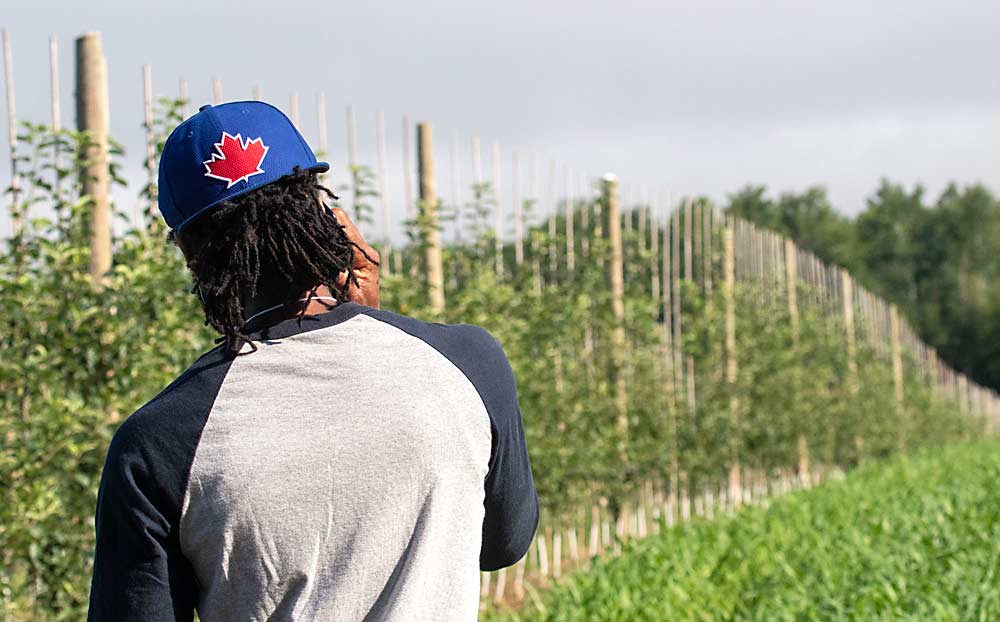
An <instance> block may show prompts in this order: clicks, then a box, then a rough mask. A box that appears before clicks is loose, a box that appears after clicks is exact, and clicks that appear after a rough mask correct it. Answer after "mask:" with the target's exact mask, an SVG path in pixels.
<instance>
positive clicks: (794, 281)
mask: <svg viewBox="0 0 1000 622" xmlns="http://www.w3.org/2000/svg"><path fill="white" fill-rule="evenodd" d="M798 253H799V251H798V249H796V248H795V242H793V241H792V240H790V239H786V240H785V291H786V292H787V298H788V320H789V324H790V325H791V331H792V351H793V352H794V353H795V354H796V355H797V354H798V351H799V296H798V282H799V275H798ZM797 371H798V369H797V368H796V369H795V372H796V376H795V378H794V380H793V383H792V394H793V401H794V402H795V403H798V392H799V382H798V375H797ZM798 443H799V478H800V479H801V480H802V482H803V483H804V484H805V485H807V486H808V485H809V483H810V482H809V480H810V473H809V441H808V439H806V435H805V434H800V435H799V440H798Z"/></svg>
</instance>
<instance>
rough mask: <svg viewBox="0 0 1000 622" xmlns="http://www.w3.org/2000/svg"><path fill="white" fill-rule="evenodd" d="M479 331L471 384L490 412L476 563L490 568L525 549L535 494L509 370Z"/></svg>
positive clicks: (513, 559)
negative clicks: (478, 364)
mask: <svg viewBox="0 0 1000 622" xmlns="http://www.w3.org/2000/svg"><path fill="white" fill-rule="evenodd" d="M480 330H482V329H480ZM482 332H483V333H484V334H485V336H484V337H483V338H481V343H482V345H481V347H482V355H483V368H482V372H483V374H484V375H483V377H482V379H481V380H480V382H479V385H477V388H478V389H479V394H480V395H481V396H482V398H483V401H484V402H485V403H486V409H487V411H488V412H489V414H490V424H491V426H492V432H493V446H492V451H491V461H490V470H489V473H488V474H487V476H486V501H485V503H486V517H485V518H484V519H483V546H482V549H481V550H480V552H479V567H480V569H482V570H496V569H498V568H503V567H504V566H510V565H511V564H513V563H515V562H516V561H517V560H519V559H521V558H522V557H524V555H525V554H526V553H527V552H528V548H529V547H530V546H531V538H532V537H533V536H534V535H535V529H536V528H537V527H538V493H537V492H536V490H535V481H534V478H533V477H532V475H531V461H530V459H529V458H528V444H527V442H526V441H525V437H524V420H523V418H522V416H521V407H520V404H519V403H518V399H517V383H516V381H515V379H514V371H513V370H512V369H511V367H510V362H509V361H508V360H507V356H506V354H504V351H503V348H502V347H501V346H500V344H499V343H498V342H497V340H496V339H494V338H493V336H492V335H490V334H489V333H487V332H486V331H485V330H483V331H482Z"/></svg>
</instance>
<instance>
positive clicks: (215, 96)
mask: <svg viewBox="0 0 1000 622" xmlns="http://www.w3.org/2000/svg"><path fill="white" fill-rule="evenodd" d="M221 103H222V80H220V79H218V78H212V104H213V105H215V106H218V105H219V104H221Z"/></svg>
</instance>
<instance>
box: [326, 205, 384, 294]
mask: <svg viewBox="0 0 1000 622" xmlns="http://www.w3.org/2000/svg"><path fill="white" fill-rule="evenodd" d="M333 215H334V216H336V217H337V222H339V223H340V224H341V225H343V227H344V233H346V234H347V238H348V239H349V240H351V241H352V242H354V243H355V244H356V245H357V248H355V249H354V264H353V266H352V267H353V269H354V276H355V277H357V279H358V283H357V285H355V284H354V283H353V282H352V283H350V284H349V286H348V288H347V290H346V291H345V295H346V296H347V299H348V300H351V301H354V302H357V303H359V304H363V305H365V306H368V307H374V308H375V309H378V308H380V307H379V304H380V303H379V267H378V265H377V262H379V261H381V259H380V258H379V255H378V251H376V250H375V249H374V248H372V247H371V245H370V244H368V242H365V239H364V238H363V237H361V232H360V231H358V228H357V227H355V226H354V223H353V222H351V219H350V218H348V216H347V212H345V211H344V210H343V209H341V208H339V207H335V208H333ZM362 251H364V252H362ZM366 254H367V255H368V257H365V255H366ZM369 258H371V260H369ZM372 261H374V262H375V263H373V262H372ZM346 281H347V273H346V272H343V273H341V275H340V276H339V277H338V278H337V285H338V286H339V287H343V286H344V283H345V282H346Z"/></svg>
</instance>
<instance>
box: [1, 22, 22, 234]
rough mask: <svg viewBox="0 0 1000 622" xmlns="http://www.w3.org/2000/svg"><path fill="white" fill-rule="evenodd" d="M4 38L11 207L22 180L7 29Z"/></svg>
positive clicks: (17, 223) (16, 223) (17, 227)
mask: <svg viewBox="0 0 1000 622" xmlns="http://www.w3.org/2000/svg"><path fill="white" fill-rule="evenodd" d="M0 34H2V36H3V75H4V86H5V87H6V91H7V137H8V143H7V144H8V147H9V149H10V199H11V205H15V206H16V205H17V195H18V192H20V189H21V180H20V177H19V176H18V173H17V112H16V110H15V107H14V105H15V101H14V60H13V54H12V53H11V49H10V37H9V36H8V35H7V29H6V28H4V29H3V30H2V31H0ZM13 229H14V233H15V234H16V233H18V232H20V231H21V218H20V217H19V216H18V214H17V213H16V212H15V213H14V222H13Z"/></svg>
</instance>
